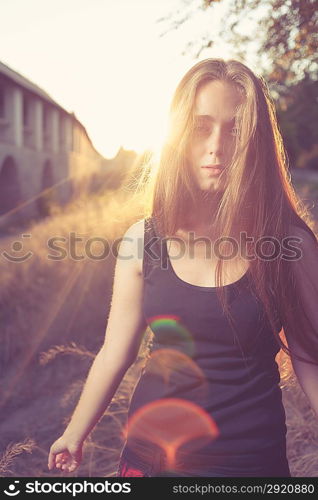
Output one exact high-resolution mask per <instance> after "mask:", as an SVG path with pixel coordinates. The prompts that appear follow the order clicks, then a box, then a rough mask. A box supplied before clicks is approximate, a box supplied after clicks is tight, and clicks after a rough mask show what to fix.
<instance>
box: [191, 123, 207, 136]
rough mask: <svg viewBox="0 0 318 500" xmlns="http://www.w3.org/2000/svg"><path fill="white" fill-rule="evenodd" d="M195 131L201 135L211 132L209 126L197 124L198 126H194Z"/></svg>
mask: <svg viewBox="0 0 318 500" xmlns="http://www.w3.org/2000/svg"><path fill="white" fill-rule="evenodd" d="M194 133H195V134H199V135H202V134H209V133H210V129H209V128H208V127H205V126H204V125H197V126H196V127H194Z"/></svg>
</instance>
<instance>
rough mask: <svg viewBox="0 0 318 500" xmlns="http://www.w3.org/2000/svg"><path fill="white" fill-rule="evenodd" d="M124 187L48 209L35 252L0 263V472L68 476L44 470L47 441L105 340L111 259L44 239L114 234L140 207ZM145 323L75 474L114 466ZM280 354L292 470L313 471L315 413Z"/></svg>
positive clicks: (28, 246) (38, 226) (317, 439)
mask: <svg viewBox="0 0 318 500" xmlns="http://www.w3.org/2000/svg"><path fill="white" fill-rule="evenodd" d="M127 196H128V194H127V193H125V191H121V192H116V193H115V192H108V193H106V194H104V195H102V196H98V197H95V198H94V197H91V198H90V199H89V198H83V199H80V200H77V201H76V203H74V204H73V205H72V206H70V207H68V209H67V211H66V210H65V209H63V211H62V212H61V211H58V210H56V211H55V213H54V215H53V216H52V217H50V218H48V219H46V220H43V221H40V222H34V223H33V224H32V225H31V226H30V227H29V228H28V231H24V232H28V233H30V234H31V238H29V239H28V241H27V243H25V250H27V251H31V252H32V253H33V256H32V258H30V259H29V260H27V261H25V262H23V263H20V264H17V263H13V262H4V263H3V266H2V276H1V278H2V287H1V291H0V306H1V307H0V311H1V320H2V325H4V326H3V328H2V332H1V334H2V349H1V354H0V356H1V364H2V366H3V367H4V370H3V371H4V376H3V377H2V382H1V384H2V387H1V389H2V390H1V391H0V394H1V398H0V404H1V414H2V415H6V418H5V419H2V421H1V423H0V444H1V449H2V450H4V451H3V452H2V456H1V458H0V475H2V476H15V477H18V476H38V477H41V476H45V477H48V476H61V475H68V474H66V473H64V472H63V473H62V472H59V471H48V469H47V455H48V450H49V447H50V445H51V444H52V442H53V441H54V440H55V439H56V438H57V437H59V435H60V434H61V432H62V431H63V430H64V428H65V425H66V424H67V422H68V420H69V419H70V416H71V414H72V411H73V409H74V407H75V405H76V403H77V400H78V398H79V395H80V393H81V390H82V388H83V384H84V382H85V379H86V375H87V372H88V370H89V367H90V366H91V363H92V360H93V358H94V356H95V354H96V352H97V350H98V349H99V347H100V345H101V343H102V341H103V338H104V333H105V326H106V319H107V316H108V311H109V304H110V297H111V285H112V279H113V269H114V262H115V258H114V257H108V258H107V259H105V260H99V261H93V260H90V259H88V258H85V259H83V260H74V259H72V258H70V257H69V256H68V257H67V258H65V259H64V260H63V261H54V260H49V259H48V258H47V254H48V248H47V241H48V240H49V238H51V237H52V236H64V237H66V238H67V239H69V235H70V233H71V231H74V232H75V233H76V234H77V235H79V234H80V235H81V236H82V237H83V242H82V243H80V244H79V245H78V247H77V252H78V254H81V253H82V252H83V250H84V248H85V242H86V241H87V239H88V238H90V237H93V236H99V237H105V238H107V240H108V241H113V240H114V239H116V238H118V237H120V236H121V235H122V234H123V232H124V230H125V228H127V227H128V226H129V224H130V223H132V222H134V221H135V220H136V219H137V218H138V216H139V211H140V207H139V206H138V203H136V207H135V210H132V209H131V205H129V206H128V205H126V206H127V207H128V208H126V209H125V203H126V201H127ZM13 238H15V239H19V240H20V241H21V235H19V237H18V238H17V236H14V235H13V236H7V237H6V238H4V239H3V244H2V248H3V249H5V248H7V249H8V251H9V250H10V248H11V247H10V245H11V243H12V240H13ZM97 253H98V252H97V250H96V254H97ZM147 332H148V333H147V335H146V336H145V338H144V339H143V344H142V347H141V350H140V355H139V357H138V359H137V361H136V363H135V364H134V365H133V366H132V367H131V368H130V369H129V370H128V372H127V373H126V376H125V377H124V379H123V380H122V382H121V384H120V386H119V388H118V390H117V392H116V394H115V396H114V398H113V400H112V402H111V405H110V406H109V408H108V409H107V411H106V412H105V415H104V417H103V419H102V420H101V421H100V423H99V424H98V425H97V426H96V427H95V429H94V430H93V431H92V433H91V435H90V436H89V438H88V439H87V441H86V443H85V447H84V456H83V462H82V464H81V466H80V467H79V469H78V470H77V471H75V473H72V474H71V475H72V476H74V475H75V476H78V477H80V476H87V477H92V476H96V477H105V476H113V475H115V472H116V469H117V462H118V458H119V453H120V450H121V447H122V444H123V437H122V430H123V426H124V424H125V421H126V420H125V419H126V412H127V408H128V405H129V400H130V396H131V394H132V390H133V387H134V385H135V383H136V380H137V377H138V376H139V374H140V370H141V368H142V366H143V363H144V361H145V355H146V352H147V345H148V344H147V343H148V340H149V335H150V332H149V330H148V331H147ZM278 362H279V364H280V369H281V374H282V378H281V386H282V391H283V398H284V405H285V408H286V416H287V426H288V458H289V462H290V467H291V472H292V475H293V476H309V477H310V476H313V477H317V476H318V456H317V451H316V450H317V444H318V435H317V434H318V429H317V418H316V417H315V415H314V414H313V411H312V410H311V408H310V407H309V404H308V401H307V399H306V397H305V395H304V393H303V392H302V391H301V389H300V387H299V385H298V383H297V380H296V379H295V377H294V376H293V373H292V372H291V370H290V365H289V359H287V357H286V356H285V354H284V353H281V354H280V355H279V357H278ZM8 443H9V444H8ZM26 453H27V454H28V455H26Z"/></svg>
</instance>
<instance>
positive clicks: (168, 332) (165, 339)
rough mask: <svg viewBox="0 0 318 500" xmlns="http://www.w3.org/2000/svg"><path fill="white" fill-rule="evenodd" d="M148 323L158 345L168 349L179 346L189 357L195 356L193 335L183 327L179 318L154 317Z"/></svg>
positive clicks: (170, 316) (171, 316)
mask: <svg viewBox="0 0 318 500" xmlns="http://www.w3.org/2000/svg"><path fill="white" fill-rule="evenodd" d="M148 322H149V326H150V328H151V330H152V331H153V333H154V336H155V342H156V343H159V344H162V345H163V346H167V347H169V346H171V345H178V346H180V347H181V348H182V350H183V351H184V352H185V353H186V354H187V355H188V356H191V357H192V356H193V355H194V354H195V344H194V341H193V338H192V334H191V333H190V332H189V330H188V329H187V328H186V327H185V326H183V325H182V323H181V321H180V318H179V316H174V315H164V316H152V317H151V318H148Z"/></svg>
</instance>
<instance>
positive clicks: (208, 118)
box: [194, 115, 235, 123]
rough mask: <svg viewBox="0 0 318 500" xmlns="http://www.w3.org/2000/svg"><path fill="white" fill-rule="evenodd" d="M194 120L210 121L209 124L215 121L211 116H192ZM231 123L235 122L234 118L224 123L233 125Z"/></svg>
mask: <svg viewBox="0 0 318 500" xmlns="http://www.w3.org/2000/svg"><path fill="white" fill-rule="evenodd" d="M194 118H195V119H197V120H200V119H201V120H205V121H210V122H214V121H215V118H213V116H211V115H194ZM233 121H235V116H234V117H233V118H232V119H231V120H228V121H227V122H226V123H233Z"/></svg>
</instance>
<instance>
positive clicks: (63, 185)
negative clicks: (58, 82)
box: [0, 63, 104, 227]
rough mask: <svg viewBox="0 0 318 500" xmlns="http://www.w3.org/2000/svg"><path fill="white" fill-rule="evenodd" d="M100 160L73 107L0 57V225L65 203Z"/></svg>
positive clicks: (85, 180) (79, 187) (78, 189)
mask: <svg viewBox="0 0 318 500" xmlns="http://www.w3.org/2000/svg"><path fill="white" fill-rule="evenodd" d="M103 162H104V158H103V156H102V155H100V154H99V153H98V151H96V149H95V148H94V146H93V144H92V142H91V140H90V138H89V136H88V134H87V132H86V130H85V128H84V126H83V125H82V124H81V123H80V121H79V120H78V119H77V118H76V117H75V115H74V114H73V113H69V112H67V111H66V110H65V109H63V108H62V107H61V106H60V105H59V104H58V103H56V102H55V101H54V100H53V99H52V98H51V97H50V96H49V95H48V94H47V93H46V92H45V91H44V90H42V89H41V88H39V87H38V86H37V85H35V84H34V83H32V82H31V81H29V80H27V79H26V78H24V77H23V76H22V75H20V74H19V73H17V72H16V71H13V70H12V69H11V68H9V67H8V66H6V65H5V64H3V63H0V227H1V226H2V225H6V224H7V223H8V221H10V222H11V221H16V220H21V217H22V218H28V217H32V216H37V215H41V214H44V215H45V212H46V210H47V206H48V203H49V202H50V200H54V201H56V202H58V203H59V204H63V203H65V202H66V201H68V200H69V199H70V197H71V196H72V195H73V196H74V195H75V196H76V195H77V194H78V193H80V192H81V190H82V188H83V186H84V185H85V183H87V180H88V179H89V178H90V177H91V176H92V175H95V176H96V174H97V173H98V172H99V171H100V169H101V167H102V165H103V164H104V163H103Z"/></svg>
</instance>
